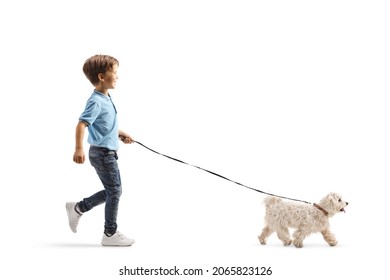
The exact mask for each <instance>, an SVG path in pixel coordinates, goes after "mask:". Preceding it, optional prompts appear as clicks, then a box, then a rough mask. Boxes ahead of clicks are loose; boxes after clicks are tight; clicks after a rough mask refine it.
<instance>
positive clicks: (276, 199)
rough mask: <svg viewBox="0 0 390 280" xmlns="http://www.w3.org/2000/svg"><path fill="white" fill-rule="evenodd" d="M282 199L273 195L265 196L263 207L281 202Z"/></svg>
mask: <svg viewBox="0 0 390 280" xmlns="http://www.w3.org/2000/svg"><path fill="white" fill-rule="evenodd" d="M281 201H282V199H281V198H279V197H274V196H267V197H266V198H264V204H265V207H268V206H270V205H272V204H276V203H279V202H281Z"/></svg>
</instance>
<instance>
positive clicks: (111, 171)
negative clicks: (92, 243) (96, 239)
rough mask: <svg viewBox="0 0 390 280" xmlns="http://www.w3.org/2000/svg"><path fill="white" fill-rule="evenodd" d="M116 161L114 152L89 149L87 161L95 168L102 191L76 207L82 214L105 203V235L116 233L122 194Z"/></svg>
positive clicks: (96, 148)
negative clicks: (102, 187)
mask: <svg viewBox="0 0 390 280" xmlns="http://www.w3.org/2000/svg"><path fill="white" fill-rule="evenodd" d="M117 160H118V155H117V153H116V151H111V150H108V149H106V148H101V147H96V146H91V147H90V149H89V161H90V163H91V165H92V166H93V167H94V168H95V170H96V173H97V174H98V176H99V178H100V181H101V182H102V184H103V186H104V190H101V191H100V192H97V193H95V194H94V195H92V196H90V197H88V198H84V199H83V200H82V201H80V202H79V203H78V207H79V208H80V210H81V211H82V212H87V211H89V210H91V209H92V208H94V207H95V206H97V205H100V204H102V203H106V205H105V224H104V232H105V233H107V234H114V233H115V232H116V229H117V224H116V219H117V215H118V205H119V198H120V196H121V194H122V185H121V176H120V173H119V168H118V163H117Z"/></svg>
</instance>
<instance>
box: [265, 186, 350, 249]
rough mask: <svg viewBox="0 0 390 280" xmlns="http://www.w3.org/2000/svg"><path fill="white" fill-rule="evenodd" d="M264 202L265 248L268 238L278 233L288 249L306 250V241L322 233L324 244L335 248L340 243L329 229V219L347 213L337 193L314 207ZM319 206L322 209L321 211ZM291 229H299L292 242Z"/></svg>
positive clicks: (271, 199) (272, 200) (331, 194)
mask: <svg viewBox="0 0 390 280" xmlns="http://www.w3.org/2000/svg"><path fill="white" fill-rule="evenodd" d="M264 202H265V210H266V211H265V227H264V228H263V231H262V233H261V234H260V235H259V236H258V238H259V241H260V243H261V244H262V245H265V244H266V242H267V238H268V237H269V236H270V235H271V234H272V233H273V232H276V234H277V236H278V238H279V239H280V240H281V241H282V242H283V244H284V245H285V246H289V245H290V244H291V243H293V244H294V246H295V247H297V248H302V247H303V240H304V239H305V238H306V237H307V236H309V235H310V234H312V233H315V232H321V234H322V236H323V237H324V239H325V241H326V242H327V243H328V244H329V245H330V246H335V245H336V244H337V240H336V238H335V236H334V234H333V233H332V232H331V231H330V229H329V218H330V217H333V216H334V215H335V214H336V213H339V212H340V211H344V207H346V206H347V205H348V202H345V201H343V200H342V199H341V196H340V195H339V194H337V193H330V194H328V195H327V196H325V197H324V198H323V199H321V201H320V202H319V203H318V205H317V207H316V206H315V205H308V204H303V203H296V202H286V201H284V200H282V199H280V198H277V197H272V196H270V197H266V198H265V199H264ZM318 206H319V207H318ZM288 228H294V229H296V230H295V232H294V233H293V239H292V240H291V238H290V233H289V230H288Z"/></svg>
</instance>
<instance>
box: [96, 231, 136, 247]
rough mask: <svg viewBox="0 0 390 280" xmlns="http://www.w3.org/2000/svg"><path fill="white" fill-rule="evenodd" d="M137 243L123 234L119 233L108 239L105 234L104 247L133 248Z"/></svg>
mask: <svg viewBox="0 0 390 280" xmlns="http://www.w3.org/2000/svg"><path fill="white" fill-rule="evenodd" d="M134 242H135V241H134V240H133V239H130V238H127V237H126V236H125V235H124V234H123V233H120V232H119V231H117V232H115V234H113V235H111V236H110V237H108V236H107V235H106V234H105V233H103V238H102V245H103V246H131V245H132V244H133V243H134Z"/></svg>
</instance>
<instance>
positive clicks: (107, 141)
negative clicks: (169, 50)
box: [66, 55, 134, 246]
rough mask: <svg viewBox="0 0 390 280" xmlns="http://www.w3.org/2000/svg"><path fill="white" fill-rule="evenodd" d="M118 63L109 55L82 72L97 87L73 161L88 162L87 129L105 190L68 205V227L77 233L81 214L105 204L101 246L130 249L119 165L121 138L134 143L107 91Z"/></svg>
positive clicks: (82, 119)
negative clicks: (121, 214) (122, 222)
mask: <svg viewBox="0 0 390 280" xmlns="http://www.w3.org/2000/svg"><path fill="white" fill-rule="evenodd" d="M118 66H119V62H118V60H117V59H115V58H114V57H112V56H109V55H95V56H92V57H90V58H89V59H87V60H86V61H85V63H84V66H83V71H84V74H85V76H86V77H87V78H88V80H89V81H90V82H91V83H92V85H93V86H94V87H95V89H94V91H93V93H92V95H91V97H90V98H89V99H88V101H87V104H86V107H85V110H84V112H83V113H82V114H81V116H80V118H79V122H78V124H77V127H76V150H75V152H74V155H73V161H74V162H76V163H78V164H82V163H84V161H85V155H84V149H83V139H84V131H85V128H86V127H88V143H89V144H90V149H89V160H90V163H91V165H92V166H93V167H94V168H95V170H96V172H97V174H98V176H99V178H100V180H101V182H102V184H103V186H104V190H101V191H100V192H97V193H95V194H94V195H92V196H90V197H88V198H84V199H83V200H81V201H80V202H77V203H76V202H67V203H66V211H67V214H68V221H69V226H70V228H71V230H72V231H73V232H77V225H78V222H79V219H80V217H81V215H82V214H83V213H84V212H87V211H89V210H91V209H92V208H94V207H95V206H97V205H100V204H102V203H105V224H104V234H103V238H102V242H101V244H102V245H103V246H130V245H132V244H133V243H134V240H132V239H130V238H127V237H126V236H124V235H123V234H122V233H120V232H118V231H117V224H116V220H117V214H118V204H119V198H120V195H121V193H122V187H121V177H120V173H119V169H118V163H117V159H118V156H117V153H116V151H117V150H118V148H119V139H121V141H123V142H124V143H126V144H131V143H133V139H132V138H131V137H130V135H128V134H127V133H125V132H123V131H121V130H119V129H118V121H117V112H116V108H115V106H114V103H113V102H112V100H111V96H110V94H109V93H108V90H110V89H115V85H116V81H117V79H118V76H117V70H118Z"/></svg>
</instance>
